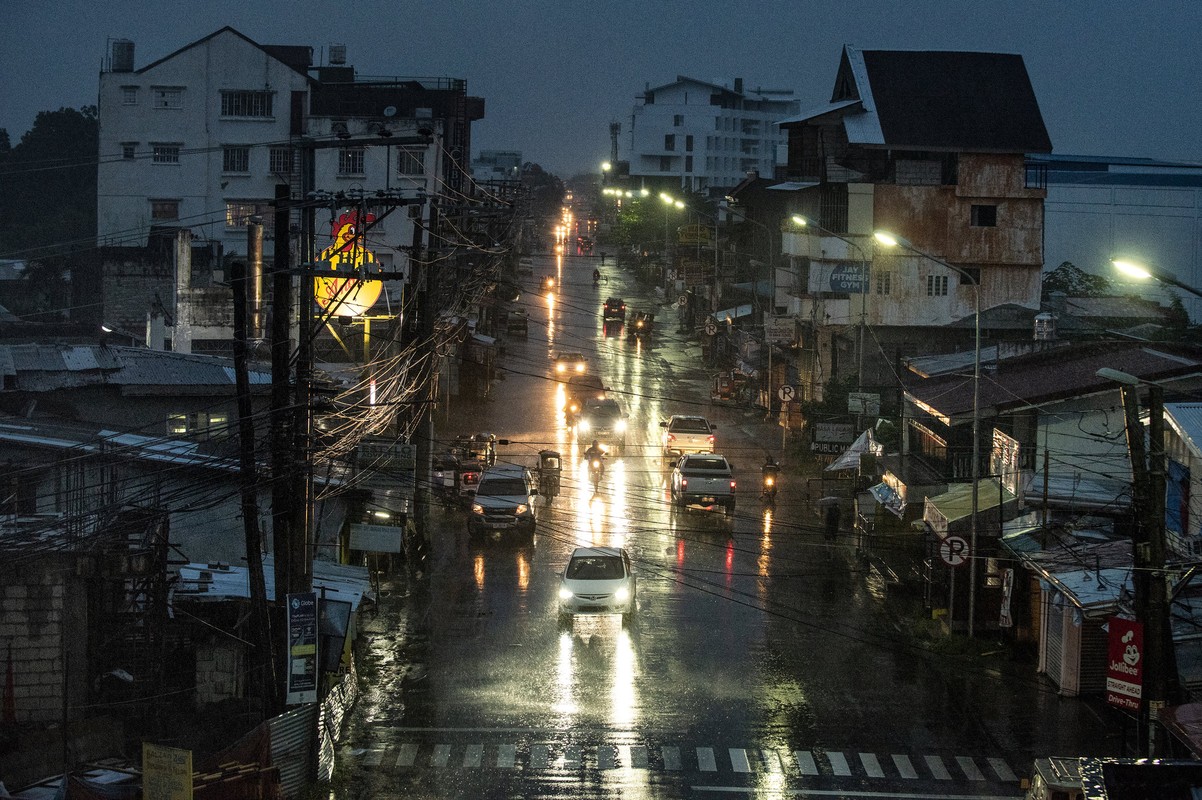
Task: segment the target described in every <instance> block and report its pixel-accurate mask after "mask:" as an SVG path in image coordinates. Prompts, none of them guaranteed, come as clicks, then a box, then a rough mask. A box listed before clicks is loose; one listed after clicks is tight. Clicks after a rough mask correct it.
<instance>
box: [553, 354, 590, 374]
mask: <svg viewBox="0 0 1202 800" xmlns="http://www.w3.org/2000/svg"><path fill="white" fill-rule="evenodd" d="M586 372H588V359H587V358H585V357H584V354H583V353H558V354H556V356H555V374H556V375H561V376H562V375H583V374H584V373H586Z"/></svg>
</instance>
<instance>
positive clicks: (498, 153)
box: [472, 150, 522, 183]
mask: <svg viewBox="0 0 1202 800" xmlns="http://www.w3.org/2000/svg"><path fill="white" fill-rule="evenodd" d="M521 177H522V151H521V150H481V151H480V154H479V155H477V156H476V157H475V158H474V159H472V180H474V181H475V182H476V183H485V182H487V181H516V180H518V179H519V178H521Z"/></svg>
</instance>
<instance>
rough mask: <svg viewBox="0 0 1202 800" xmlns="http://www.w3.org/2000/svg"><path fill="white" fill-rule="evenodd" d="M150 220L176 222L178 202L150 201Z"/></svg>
mask: <svg viewBox="0 0 1202 800" xmlns="http://www.w3.org/2000/svg"><path fill="white" fill-rule="evenodd" d="M150 218H151V219H153V220H178V219H179V201H178V200H151V201H150Z"/></svg>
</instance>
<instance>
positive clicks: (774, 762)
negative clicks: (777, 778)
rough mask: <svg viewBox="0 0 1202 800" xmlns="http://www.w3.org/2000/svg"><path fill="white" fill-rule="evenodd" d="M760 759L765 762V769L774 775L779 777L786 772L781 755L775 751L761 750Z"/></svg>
mask: <svg viewBox="0 0 1202 800" xmlns="http://www.w3.org/2000/svg"><path fill="white" fill-rule="evenodd" d="M760 758H761V759H762V760H763V762H764V769H766V770H768V771H769V772H771V773H772V774H774V775H779V774H781V773H782V772H784V771H785V765H784V763H783V762H782V761H781V759H780V753H778V752H776V751H775V750H761V751H760Z"/></svg>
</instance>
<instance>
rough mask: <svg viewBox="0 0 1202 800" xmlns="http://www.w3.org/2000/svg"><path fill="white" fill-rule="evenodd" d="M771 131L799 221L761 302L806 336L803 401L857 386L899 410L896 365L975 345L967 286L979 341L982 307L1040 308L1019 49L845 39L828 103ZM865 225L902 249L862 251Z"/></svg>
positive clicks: (1037, 142)
mask: <svg viewBox="0 0 1202 800" xmlns="http://www.w3.org/2000/svg"><path fill="white" fill-rule="evenodd" d="M781 128H783V129H784V130H785V131H787V133H788V137H789V141H788V165H787V176H786V177H787V180H786V181H784V182H781V183H778V184H777V185H776V186H774V187H773V188H774V189H775V190H776V191H780V192H784V193H787V195H788V197H789V202H788V207H789V208H790V209H792V213H793V214H797V215H803V216H804V217H806V218H808V219H809V220H810V221H811V224H810V225H809V226H808V227H805V228H801V227H798V226H796V225H791V224H790V222H789V220H788V219H786V220H784V221H782V240H783V241H782V251H783V253H784V254H785V256H786V260H787V262H788V268H786V269H779V270H776V272H775V275H776V286H775V289H774V291H775V294H776V297H775V299H774V302H773V305H774V306H775V307H776V308H777V309H783V310H784V311H785V313H786V314H789V315H793V316H796V317H797V318H798V321H799V323H800V328H801V329H802V337H801V341H802V342H803V347H802V349H801V351H800V353H801V355H800V363H799V364H798V369H799V373H800V375H801V376H802V384H801V386H800V387H799V388H800V389H801V391H802V394H803V397H805V398H807V399H815V400H820V399H822V397H823V392H824V391H825V388H826V387H827V386H828V385H829V384H830V382H831V381H832V380H836V379H839V380H845V381H850V380H854V381H856V382H857V383H859V384H860V387H861V388H864V389H867V390H870V391H880V392H883V393H884V395H885V396H883V397H882V405H883V407H885V408H896V403H897V399H898V398H897V397H896V391H895V390H896V386H897V379H896V376H897V374H898V370H899V366H900V364H901V362H902V360H903V359H904V358H906V357H908V356H912V355H916V354H920V353H936V352H948V351H952V350H963V349H969V350H971V349H972V346H973V328H974V325H973V319H974V311H975V309H976V306H977V301H978V297H977V294H976V293H977V292H978V291H979V292H980V297H979V303H980V309H981V311H982V315H981V327H982V330H983V335H984V336H985V337H986V338H987V339H989V340H990V342H991V343H992V341H994V340H995V338H996V337H995V336H994V332H993V331H991V330H990V314H989V310H990V309H994V308H1000V307H1007V308H1015V307H1018V308H1021V309H1026V310H1028V311H1029V312H1030V314H1031V316H1032V317H1034V315H1035V314H1036V313H1037V312H1038V310H1039V301H1040V288H1041V281H1040V274H1041V270H1042V268H1043V202H1044V198H1045V195H1046V189H1045V186H1044V183H1043V180H1042V178H1043V175H1044V172H1043V171H1042V170H1039V169H1032V168H1029V166H1028V163H1027V154H1029V153H1048V152H1050V151H1051V148H1052V145H1051V141H1050V139H1049V137H1048V133H1047V130H1046V129H1045V127H1044V123H1043V118H1042V115H1041V114H1040V110H1039V105H1038V102H1037V101H1036V98H1035V93H1034V91H1033V89H1032V87H1031V82H1030V80H1029V78H1028V76H1027V72H1026V67H1025V66H1024V64H1023V60H1022V57H1021V56H1018V55H1009V54H1000V53H973V52H911V51H884V50H859V49H856V48H853V47H850V46H848V47H845V48H844V50H843V55H842V59H841V61H840V65H839V69H838V72H837V74H836V77H835V87H834V90H833V92H832V95H831V101H830V103H829V104H827V105H825V106H823V107H821V108H817V109H814V110H812V111H809V112H806V113H803V114H801V115H799V116H796V117H792V118H789V119H786V120H784V121H782V122H781ZM877 229H887V230H889V231H891V232H892V233H894V234H897V235H898V236H901V237H905V239H907V240H909V242H911V243H912V245H913V249H896V250H894V251H892V252H889V251H885V250H882V249H880V248H876V247H874V245H873V239H872V233H873V231H874V230H877ZM919 252H921V253H925V254H929V255H930V256H933V258H928V257H925V256H923V255H919ZM948 265H952V266H953V267H955V269H951V268H949V267H948ZM978 282H979V289H978V287H977V286H976V285H974V284H977V283H978ZM1011 316H1012V315H1010V314H1007V315H1006V317H1007V319H1008V320H1009V319H1010V317H1011ZM949 326H952V327H949ZM997 335H998V336H1015V335H1019V336H1022V337H1024V338H1032V336H1033V334H1032V333H1031V332H1030V331H1028V330H1021V331H1015V330H1013V327H1012V326H1009V327H1007V328H1006V329H1005V330H1004V331H1003V330H1002V329H999V331H998V333H997ZM861 340H862V341H863V345H862V347H861V345H860V341H861Z"/></svg>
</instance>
